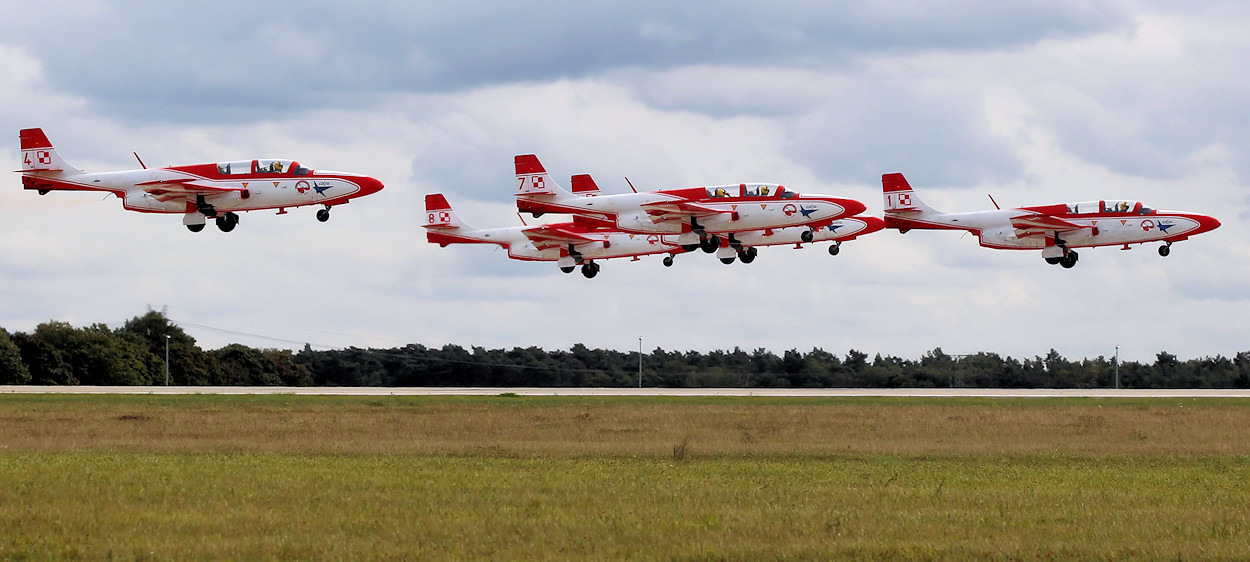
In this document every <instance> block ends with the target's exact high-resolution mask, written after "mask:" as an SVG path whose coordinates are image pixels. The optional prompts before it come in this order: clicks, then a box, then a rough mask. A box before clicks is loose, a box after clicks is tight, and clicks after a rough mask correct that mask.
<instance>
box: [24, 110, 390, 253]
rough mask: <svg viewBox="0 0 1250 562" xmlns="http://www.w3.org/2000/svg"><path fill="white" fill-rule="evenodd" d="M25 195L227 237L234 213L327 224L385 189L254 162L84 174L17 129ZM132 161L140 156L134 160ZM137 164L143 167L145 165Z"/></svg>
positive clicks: (36, 136) (366, 180) (344, 176)
mask: <svg viewBox="0 0 1250 562" xmlns="http://www.w3.org/2000/svg"><path fill="white" fill-rule="evenodd" d="M18 136H19V138H20V139H21V145H22V169H21V174H22V187H23V188H25V189H33V190H36V191H38V192H39V194H40V195H46V194H48V193H49V192H51V191H105V192H109V193H113V194H114V195H116V196H117V197H119V198H120V199H121V200H122V206H123V207H124V208H126V209H127V210H130V211H140V212H145V213H177V214H181V215H182V224H184V225H186V227H187V228H188V229H189V230H191V231H192V232H199V231H201V230H203V229H204V225H205V224H206V223H207V222H208V219H215V221H216V222H217V227H218V228H219V229H221V230H222V231H223V232H230V231H231V230H234V227H235V226H237V225H238V223H239V215H238V214H237V213H236V211H257V210H262V209H277V210H278V214H280V215H281V214H285V213H286V212H287V211H286V209H287V208H289V207H299V206H302V205H323V206H324V208H322V209H320V210H318V211H317V220H319V221H321V222H325V221H327V220H329V219H330V207H332V206H334V205H341V204H343V203H347V202H348V201H349V200H351V199H354V198H356V197H364V196H365V195H369V194H371V193H376V192H378V191H380V190H381V189H382V182H380V181H378V180H376V179H373V178H371V177H368V176H363V175H360V174H352V173H346V172H330V171H325V170H313V169H309V168H307V167H304V166H303V165H301V164H300V163H299V162H296V161H293V160H276V159H259V160H240V161H236V162H218V163H213V164H193V165H189V166H171V167H168V168H148V167H147V166H144V167H143V169H139V170H126V171H119V172H98V173H87V172H84V171H82V170H79V169H76V168H74V167H72V166H70V165H69V164H68V163H67V162H66V161H65V160H64V159H62V158H61V156H60V154H58V153H57V151H56V149H55V148H53V146H52V143H51V142H49V141H48V137H47V136H46V135H44V132H43V129H22V130H21V132H20V133H19V135H18ZM136 157H137V155H136ZM139 163H140V164H141V165H142V164H143V161H142V160H140V161H139Z"/></svg>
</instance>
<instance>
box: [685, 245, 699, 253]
mask: <svg viewBox="0 0 1250 562" xmlns="http://www.w3.org/2000/svg"><path fill="white" fill-rule="evenodd" d="M681 249H683V250H685V251H687V252H693V251H695V250H698V249H699V245H698V244H682V245H681Z"/></svg>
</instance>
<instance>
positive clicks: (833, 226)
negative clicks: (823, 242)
mask: <svg viewBox="0 0 1250 562" xmlns="http://www.w3.org/2000/svg"><path fill="white" fill-rule="evenodd" d="M839 228H842V225H840V224H832V223H831V224H830V225H829V232H837V231H838V229H839Z"/></svg>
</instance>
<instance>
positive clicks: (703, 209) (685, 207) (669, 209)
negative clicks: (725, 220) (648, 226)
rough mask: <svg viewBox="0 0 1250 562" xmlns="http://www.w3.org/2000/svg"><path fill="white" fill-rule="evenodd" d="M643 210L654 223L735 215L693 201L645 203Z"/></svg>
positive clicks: (725, 210)
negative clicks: (726, 214)
mask: <svg viewBox="0 0 1250 562" xmlns="http://www.w3.org/2000/svg"><path fill="white" fill-rule="evenodd" d="M642 210H643V211H646V212H647V215H649V216H650V217H651V220H652V221H654V222H663V221H669V220H676V219H684V218H689V217H695V218H700V217H710V216H712V215H720V214H725V213H733V211H730V210H727V209H717V208H715V207H709V206H707V205H702V204H699V203H695V202H693V201H661V202H657V203H644V204H643V205H642Z"/></svg>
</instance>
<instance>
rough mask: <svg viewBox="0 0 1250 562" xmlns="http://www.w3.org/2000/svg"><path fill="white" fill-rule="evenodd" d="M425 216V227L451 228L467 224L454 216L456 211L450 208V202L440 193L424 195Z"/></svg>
mask: <svg viewBox="0 0 1250 562" xmlns="http://www.w3.org/2000/svg"><path fill="white" fill-rule="evenodd" d="M425 216H426V220H425V227H426V228H439V229H443V228H447V229H451V228H462V227H466V226H468V225H466V224H465V223H464V222H463V221H461V220H460V217H457V216H456V211H454V210H452V208H451V203H448V202H447V198H446V197H444V196H443V194H442V193H431V194H429V195H426V196H425Z"/></svg>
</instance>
